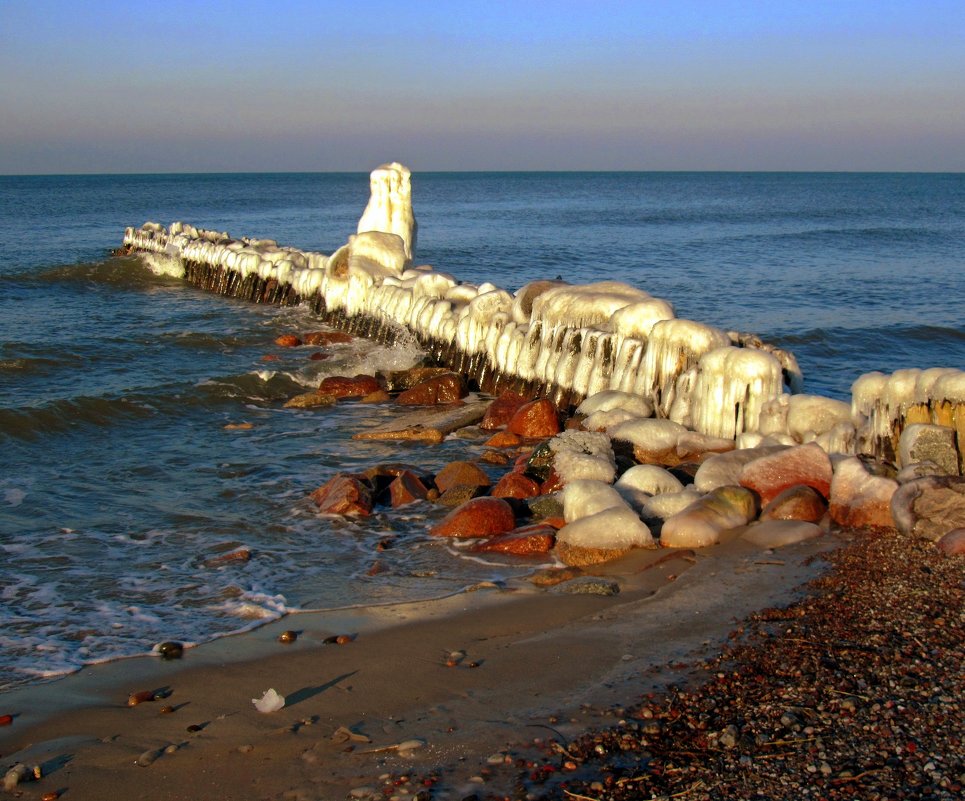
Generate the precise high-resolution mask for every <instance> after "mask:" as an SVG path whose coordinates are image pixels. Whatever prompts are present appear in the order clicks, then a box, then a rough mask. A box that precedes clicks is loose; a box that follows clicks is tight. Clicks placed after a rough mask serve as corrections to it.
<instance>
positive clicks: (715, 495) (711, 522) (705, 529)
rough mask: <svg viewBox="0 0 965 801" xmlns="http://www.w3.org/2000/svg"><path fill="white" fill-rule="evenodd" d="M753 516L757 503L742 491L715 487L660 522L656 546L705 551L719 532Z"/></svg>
mask: <svg viewBox="0 0 965 801" xmlns="http://www.w3.org/2000/svg"><path fill="white" fill-rule="evenodd" d="M756 516H757V499H756V497H755V496H754V493H752V492H751V491H750V490H749V489H746V488H744V487H736V486H727V487H718V488H717V489H715V490H714V491H713V492H710V493H708V494H707V495H705V496H704V497H702V498H700V499H699V500H697V501H695V502H694V503H692V504H691V505H690V506H688V507H687V508H686V509H684V510H683V511H682V512H678V513H677V514H675V515H674V516H673V517H670V518H668V519H667V520H665V521H664V524H663V528H662V529H661V530H660V544H661V545H663V546H665V547H668V548H705V547H707V546H708V545H715V544H716V543H718V542H719V541H720V536H721V534H722V533H723V532H725V531H727V530H729V529H732V528H736V527H737V526H743V525H746V524H747V523H748V522H750V521H751V520H753V519H754V518H755V517H756Z"/></svg>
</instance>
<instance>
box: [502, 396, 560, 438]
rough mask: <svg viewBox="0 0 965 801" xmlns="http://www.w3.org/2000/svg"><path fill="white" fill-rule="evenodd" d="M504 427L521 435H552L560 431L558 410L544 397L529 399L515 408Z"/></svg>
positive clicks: (531, 436)
mask: <svg viewBox="0 0 965 801" xmlns="http://www.w3.org/2000/svg"><path fill="white" fill-rule="evenodd" d="M506 429H507V430H508V431H510V432H511V433H513V434H518V435H519V436H521V437H530V438H537V437H552V436H553V435H555V434H558V433H559V432H560V419H559V412H557V410H556V406H555V405H554V404H553V402H552V401H550V400H548V399H546V398H540V399H539V400H534V401H530V402H529V403H524V404H523V405H522V406H520V407H519V409H517V410H516V413H515V414H514V415H513V416H512V417H511V418H510V420H509V423H508V424H507V425H506Z"/></svg>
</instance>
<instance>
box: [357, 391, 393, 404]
mask: <svg viewBox="0 0 965 801" xmlns="http://www.w3.org/2000/svg"><path fill="white" fill-rule="evenodd" d="M390 400H392V398H391V397H390V396H389V393H388V392H386V391H385V390H384V389H377V390H375V392H370V393H369V394H368V395H366V396H365V397H363V398H362V400H361V401H360V402H361V403H388V402H389V401H390Z"/></svg>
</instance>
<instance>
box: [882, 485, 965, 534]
mask: <svg viewBox="0 0 965 801" xmlns="http://www.w3.org/2000/svg"><path fill="white" fill-rule="evenodd" d="M891 515H892V518H893V519H894V522H895V526H896V528H897V529H898V530H899V531H900V532H901V533H902V534H907V535H909V536H913V537H924V538H925V539H929V540H932V541H933V542H934V541H938V540H940V539H941V538H942V537H944V536H945V535H946V534H947V533H948V532H949V531H953V530H955V529H957V528H965V478H961V477H959V476H926V477H925V478H919V479H916V480H914V481H909V482H908V483H906V484H902V485H901V486H900V487H899V488H898V489H897V490H896V491H895V493H894V495H892V497H891Z"/></svg>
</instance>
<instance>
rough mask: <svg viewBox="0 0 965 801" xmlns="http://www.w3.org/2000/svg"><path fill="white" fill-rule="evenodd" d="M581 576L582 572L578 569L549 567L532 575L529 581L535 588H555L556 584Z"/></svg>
mask: <svg viewBox="0 0 965 801" xmlns="http://www.w3.org/2000/svg"><path fill="white" fill-rule="evenodd" d="M582 575H583V571H582V570H580V569H579V568H578V567H549V568H547V569H546V570H540V571H539V572H538V573H534V574H533V575H532V576H530V577H529V580H530V581H531V582H532V583H533V584H535V585H536V586H537V587H555V586H556V585H557V584H562V583H563V582H564V581H569V580H570V579H574V578H577V577H579V576H582Z"/></svg>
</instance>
